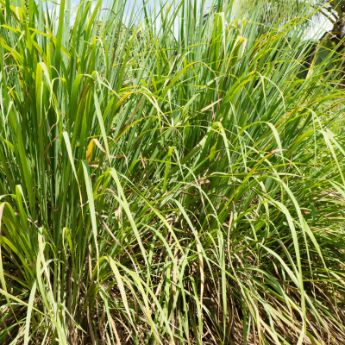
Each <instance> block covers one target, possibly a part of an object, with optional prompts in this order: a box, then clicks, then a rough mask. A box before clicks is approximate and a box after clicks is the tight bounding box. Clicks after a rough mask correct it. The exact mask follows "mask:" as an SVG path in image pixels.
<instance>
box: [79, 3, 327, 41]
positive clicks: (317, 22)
mask: <svg viewBox="0 0 345 345" xmlns="http://www.w3.org/2000/svg"><path fill="white" fill-rule="evenodd" d="M112 1H113V0H103V2H104V3H105V4H106V3H107V2H108V3H109V2H112ZM79 2H80V0H72V6H74V7H75V6H76V5H78V3H79ZM141 3H142V0H127V8H128V9H132V8H133V6H135V7H136V9H137V10H138V12H139V9H140V4H141ZM146 3H147V4H148V6H149V7H151V8H153V7H154V4H155V3H156V4H157V3H159V1H158V0H146ZM206 3H209V4H211V3H212V0H209V1H206ZM72 18H73V10H72ZM331 28H332V24H331V22H330V21H329V20H328V19H326V18H325V17H323V18H318V19H314V20H313V22H312V24H311V26H310V28H309V30H308V31H307V33H306V38H307V39H309V38H315V39H317V38H319V37H321V36H322V35H323V34H324V33H325V32H326V31H329V30H331Z"/></svg>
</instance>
